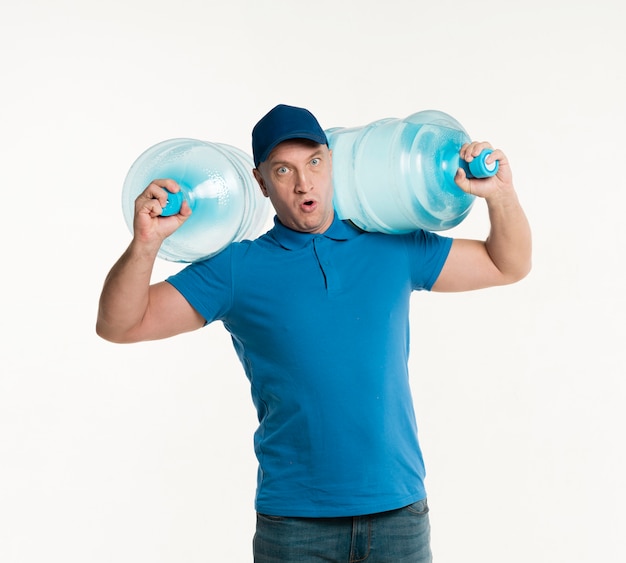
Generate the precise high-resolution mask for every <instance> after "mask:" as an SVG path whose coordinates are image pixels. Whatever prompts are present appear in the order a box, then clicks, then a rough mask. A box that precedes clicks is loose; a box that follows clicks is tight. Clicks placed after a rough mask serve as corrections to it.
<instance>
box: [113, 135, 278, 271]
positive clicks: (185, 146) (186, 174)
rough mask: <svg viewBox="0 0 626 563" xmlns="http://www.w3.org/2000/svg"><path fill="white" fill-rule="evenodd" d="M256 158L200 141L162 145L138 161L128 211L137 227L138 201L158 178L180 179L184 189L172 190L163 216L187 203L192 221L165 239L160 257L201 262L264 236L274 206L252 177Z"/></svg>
mask: <svg viewBox="0 0 626 563" xmlns="http://www.w3.org/2000/svg"><path fill="white" fill-rule="evenodd" d="M253 168H254V163H253V161H252V158H251V157H250V156H249V155H248V154H246V153H245V152H243V151H241V150H240V149H238V148H236V147H233V146H230V145H226V144H221V143H210V142H206V141H199V140H196V139H170V140H167V141H163V142H161V143H158V144H156V145H154V146H152V147H150V148H149V149H148V150H146V151H145V152H144V153H143V154H141V155H140V156H139V158H137V160H136V161H135V162H134V163H133V165H132V166H131V168H130V170H129V171H128V174H127V175H126V179H125V181H124V186H123V189H122V209H123V213H124V219H125V220H126V224H127V225H128V228H129V229H130V230H131V232H132V229H133V217H134V211H135V199H136V198H137V196H138V195H139V194H140V193H141V192H142V191H143V190H144V189H145V188H146V187H147V186H148V185H149V184H150V182H151V181H152V180H154V179H156V178H171V179H173V180H176V182H178V184H179V185H180V187H181V191H180V192H178V193H176V194H172V193H169V192H168V203H167V205H166V206H165V208H164V209H163V215H172V214H175V213H177V212H178V210H179V209H180V206H181V203H182V200H183V199H185V200H186V201H187V203H188V204H189V206H190V207H191V209H192V214H191V217H190V218H189V219H188V220H187V221H186V222H185V223H184V224H183V225H182V226H181V227H180V228H179V229H178V230H177V231H175V232H174V233H173V234H172V235H170V236H169V237H168V238H166V239H165V240H164V241H163V244H162V246H161V249H160V251H159V257H160V258H163V259H165V260H170V261H172V262H195V261H197V260H202V259H204V258H208V257H210V256H213V255H214V254H217V253H218V252H220V251H221V250H223V249H224V248H225V247H226V246H227V245H228V244H230V243H231V242H236V241H239V240H243V239H246V238H255V237H257V236H259V235H260V234H261V232H262V230H263V228H265V227H266V226H267V224H268V222H269V220H270V216H271V205H270V203H269V201H268V199H267V198H266V197H264V196H263V194H262V193H261V190H260V189H259V186H258V184H257V182H256V180H255V179H254V176H253V175H252V169H253Z"/></svg>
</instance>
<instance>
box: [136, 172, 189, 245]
mask: <svg viewBox="0 0 626 563" xmlns="http://www.w3.org/2000/svg"><path fill="white" fill-rule="evenodd" d="M165 190H167V191H169V192H171V193H177V192H179V191H180V186H179V185H178V184H177V183H176V182H175V181H174V180H171V179H157V180H153V181H152V182H151V183H150V185H149V186H148V187H147V188H146V189H145V190H144V191H143V192H142V193H141V194H140V195H139V196H138V197H137V199H136V200H135V217H134V220H133V233H134V237H135V240H136V241H137V242H140V243H142V244H148V245H155V246H158V247H160V246H161V243H162V242H163V240H164V239H165V238H167V237H168V236H170V235H171V234H172V233H173V232H174V231H176V230H177V229H178V228H179V227H180V226H181V225H182V224H183V223H184V222H185V221H186V220H187V219H189V217H190V216H191V208H190V207H189V204H188V203H187V202H186V201H184V200H183V203H182V205H181V207H180V211H179V212H178V213H177V214H176V215H170V216H168V217H162V216H161V213H162V212H163V208H164V207H165V205H166V203H167V192H166V191H165Z"/></svg>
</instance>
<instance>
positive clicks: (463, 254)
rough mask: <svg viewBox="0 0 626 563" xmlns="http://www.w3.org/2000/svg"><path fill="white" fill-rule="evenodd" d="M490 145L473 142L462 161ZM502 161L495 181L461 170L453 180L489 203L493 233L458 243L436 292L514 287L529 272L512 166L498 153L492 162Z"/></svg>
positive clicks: (527, 238) (526, 239) (524, 228)
mask: <svg viewBox="0 0 626 563" xmlns="http://www.w3.org/2000/svg"><path fill="white" fill-rule="evenodd" d="M488 147H489V145H488V144H487V143H470V144H467V145H464V146H463V147H462V148H461V157H462V158H464V159H465V160H471V159H472V158H473V157H475V156H478V155H479V154H480V152H481V151H482V150H483V149H485V148H488ZM494 159H497V160H499V162H500V165H499V168H498V173H497V174H496V176H494V177H492V178H485V179H480V180H478V179H471V180H470V179H468V178H467V177H466V176H465V173H464V172H463V170H462V169H460V170H459V172H458V173H457V176H456V178H455V181H456V183H457V184H458V185H459V187H460V188H461V189H462V190H463V191H465V192H468V193H472V194H474V195H476V196H478V197H482V198H484V199H485V201H486V202H487V208H488V210H489V220H490V223H491V230H490V233H489V236H488V237H487V240H485V241H479V240H465V239H456V240H454V242H453V243H452V248H451V249H450V254H449V255H448V259H447V260H446V263H445V265H444V267H443V269H442V271H441V274H440V275H439V278H438V279H437V281H436V283H435V285H434V286H433V290H434V291H467V290H471V289H481V288H484V287H491V286H496V285H505V284H509V283H514V282H516V281H519V280H521V279H522V278H524V277H525V276H526V275H527V274H528V272H529V271H530V268H531V254H532V242H531V233H530V226H529V224H528V220H527V219H526V215H525V213H524V211H523V209H522V207H521V205H520V203H519V201H518V198H517V194H516V193H515V189H514V188H513V181H512V174H511V169H510V166H509V162H508V160H507V158H506V156H505V155H504V153H503V152H502V151H500V150H494V151H493V153H492V154H491V155H490V157H489V161H492V160H494Z"/></svg>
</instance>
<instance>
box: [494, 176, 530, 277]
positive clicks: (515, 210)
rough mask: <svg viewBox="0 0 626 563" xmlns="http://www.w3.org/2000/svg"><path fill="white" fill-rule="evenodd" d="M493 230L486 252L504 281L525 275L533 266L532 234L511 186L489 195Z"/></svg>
mask: <svg viewBox="0 0 626 563" xmlns="http://www.w3.org/2000/svg"><path fill="white" fill-rule="evenodd" d="M487 208H488V210H489V219H490V223H491V229H490V233H489V236H488V238H487V240H486V242H485V246H486V249H487V252H488V254H489V256H490V258H491V260H492V262H493V263H494V265H495V266H496V268H497V269H498V270H499V271H500V273H501V275H502V276H503V280H504V283H513V282H516V281H518V280H521V279H522V278H523V277H525V276H526V275H527V274H528V272H530V268H531V256H532V237H531V232H530V226H529V224H528V219H527V218H526V214H525V213H524V210H523V209H522V207H521V205H520V203H519V200H518V198H517V194H516V193H515V191H514V190H513V188H512V187H511V188H510V189H507V190H505V191H503V192H500V193H497V194H496V195H494V196H493V197H489V198H487Z"/></svg>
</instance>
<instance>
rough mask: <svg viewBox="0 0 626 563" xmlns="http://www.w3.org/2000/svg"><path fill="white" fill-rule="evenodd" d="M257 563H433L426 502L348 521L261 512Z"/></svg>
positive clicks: (256, 538) (256, 548)
mask: <svg viewBox="0 0 626 563" xmlns="http://www.w3.org/2000/svg"><path fill="white" fill-rule="evenodd" d="M253 546H254V561H255V563H296V562H299V563H314V562H319V561H326V562H332V563H357V562H360V561H363V562H365V563H431V561H432V555H431V551H430V523H429V519H428V503H427V502H426V499H424V500H420V501H418V502H416V503H414V504H411V505H409V506H405V507H404V508H400V509H398V510H391V511H389V512H381V513H379V514H370V515H368V516H356V517H348V518H285V517H278V516H266V515H264V514H257V526H256V534H255V536H254V542H253Z"/></svg>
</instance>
